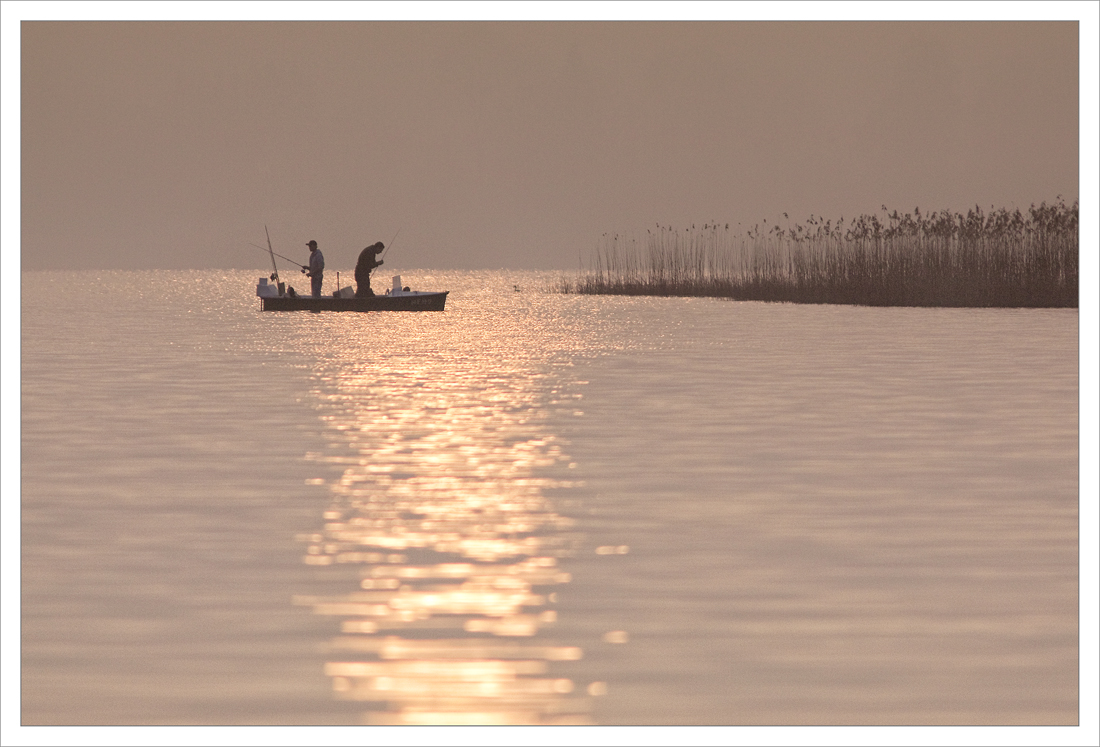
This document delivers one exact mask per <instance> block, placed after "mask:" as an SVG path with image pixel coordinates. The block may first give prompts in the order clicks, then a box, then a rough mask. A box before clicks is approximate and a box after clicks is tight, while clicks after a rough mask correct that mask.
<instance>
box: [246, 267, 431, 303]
mask: <svg viewBox="0 0 1100 747" xmlns="http://www.w3.org/2000/svg"><path fill="white" fill-rule="evenodd" d="M267 281H268V278H260V282H259V283H258V284H257V285H256V295H257V296H259V297H260V303H261V305H262V310H263V311H443V305H444V304H446V303H447V294H448V293H449V292H450V291H438V292H432V291H414V290H409V289H408V287H407V286H406V287H402V285H401V276H400V275H395V276H394V278H393V287H392V288H390V289H389V290H387V291H386V292H385V293H384V294H383V295H378V296H362V297H359V298H356V296H355V289H354V288H352V287H351V286H348V287H346V288H341V289H340V290H338V291H336V293H334V294H333V295H331V296H319V297H317V298H314V297H313V296H307V295H301V294H298V293H295V292H294V289H293V288H290V289H287V288H286V284H285V283H278V282H277V283H276V284H274V285H272V284H271V283H268V282H267Z"/></svg>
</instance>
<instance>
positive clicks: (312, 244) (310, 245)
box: [306, 239, 317, 247]
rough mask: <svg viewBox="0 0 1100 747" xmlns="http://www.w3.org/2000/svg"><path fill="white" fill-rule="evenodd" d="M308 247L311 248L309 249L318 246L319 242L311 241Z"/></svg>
mask: <svg viewBox="0 0 1100 747" xmlns="http://www.w3.org/2000/svg"><path fill="white" fill-rule="evenodd" d="M306 246H309V247H314V246H317V242H316V241H314V240H313V239H310V240H309V243H307V244H306Z"/></svg>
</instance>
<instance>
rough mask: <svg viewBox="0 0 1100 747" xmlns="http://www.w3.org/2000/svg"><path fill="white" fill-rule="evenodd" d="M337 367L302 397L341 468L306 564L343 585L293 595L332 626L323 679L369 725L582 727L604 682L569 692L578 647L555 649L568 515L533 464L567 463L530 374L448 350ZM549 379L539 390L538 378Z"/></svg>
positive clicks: (570, 541)
mask: <svg viewBox="0 0 1100 747" xmlns="http://www.w3.org/2000/svg"><path fill="white" fill-rule="evenodd" d="M428 357H429V358H430V359H431V361H430V362H427V363H426V362H425V358H423V357H420V356H418V355H416V354H415V353H413V354H412V355H408V354H406V355H391V356H388V357H385V358H383V359H381V360H376V361H374V362H372V363H355V364H348V363H346V361H345V362H344V363H340V362H337V363H335V364H334V366H335V369H334V370H324V371H321V372H320V375H319V377H318V380H319V386H318V389H317V391H316V392H315V393H316V394H317V396H318V398H319V400H320V401H321V402H322V405H321V409H322V414H321V417H322V419H323V420H324V421H326V424H327V426H328V428H329V433H330V434H331V438H332V440H333V443H332V444H331V446H332V447H333V453H329V454H324V455H322V454H313V455H311V456H312V457H313V458H315V459H317V460H319V461H323V462H328V463H334V464H339V465H341V466H342V467H343V473H342V476H341V477H340V478H339V480H338V481H335V482H334V483H333V484H332V485H331V491H332V504H331V506H330V507H329V509H328V510H327V511H325V514H324V520H325V523H324V525H323V528H322V530H321V531H319V532H316V533H313V534H308V535H303V536H302V537H301V538H300V539H302V540H303V541H305V542H306V543H307V544H308V552H307V554H306V556H305V561H306V562H307V563H309V564H312V565H318V566H338V565H345V566H346V565H352V566H355V567H357V568H358V569H359V571H358V574H357V581H358V588H353V589H349V590H348V591H347V592H345V593H339V594H334V595H333V594H330V595H319V596H300V597H297V598H296V599H295V602H296V603H297V604H302V605H309V606H311V607H312V609H313V611H314V612H315V613H316V614H318V615H326V616H334V617H338V618H340V619H341V622H340V635H337V636H336V637H334V638H333V639H332V640H331V641H330V642H329V646H328V650H329V657H328V661H327V662H326V664H325V672H326V674H328V675H329V676H330V677H331V678H332V687H333V691H334V694H335V696H336V697H337V698H340V699H347V700H351V701H358V702H361V703H363V704H364V706H365V712H364V713H363V721H364V723H369V724H464V723H468V724H552V723H591V720H590V715H589V712H590V710H591V699H592V697H591V696H593V695H600V694H603V693H604V692H606V686H605V685H604V684H603V683H601V682H594V683H582V684H577V683H575V682H574V681H573V680H572V679H570V678H569V676H568V674H569V671H568V670H569V662H575V661H576V660H578V659H580V658H581V657H582V655H583V652H582V650H581V648H579V647H578V646H576V645H570V643H569V642H568V641H559V640H556V639H554V638H553V637H552V636H551V635H550V633H551V632H552V630H553V627H554V624H555V621H556V619H557V613H556V611H555V609H554V605H555V602H556V601H557V600H556V594H555V589H556V588H557V587H559V586H560V585H561V584H566V583H568V582H569V581H570V574H569V573H568V572H566V571H564V570H563V569H562V568H561V566H560V565H559V560H560V559H561V558H564V557H567V556H569V555H570V554H572V552H573V551H574V548H575V546H576V544H577V538H576V536H575V533H574V532H573V530H572V526H573V520H572V519H571V518H569V517H567V516H564V515H562V514H559V513H558V512H557V511H556V510H555V507H554V505H553V504H552V503H551V501H550V500H549V498H548V497H547V496H546V495H545V494H544V491H545V490H546V489H547V488H551V487H559V486H562V485H563V484H564V483H563V481H562V480H560V479H554V478H552V477H548V476H540V471H543V472H545V468H551V467H554V465H558V464H559V463H562V464H567V459H566V456H565V455H564V454H563V452H562V449H561V447H560V445H559V444H558V442H557V440H556V439H555V438H554V436H553V435H551V434H547V433H545V432H544V431H543V427H542V426H541V424H540V420H541V419H543V418H544V416H545V413H544V411H543V407H544V404H543V401H544V400H545V398H546V396H547V395H549V398H550V399H551V400H552V399H553V397H554V396H555V392H554V391H553V390H552V389H551V390H550V391H547V390H546V389H545V388H544V387H543V385H542V384H540V382H543V383H545V382H544V378H543V377H540V375H539V374H538V372H535V371H531V370H527V369H523V368H522V367H519V368H516V369H514V370H503V369H502V368H501V367H500V366H501V365H502V364H501V363H500V360H499V358H498V359H497V363H496V364H495V365H496V366H497V368H496V370H489V369H485V368H475V367H472V366H471V363H470V362H469V359H463V357H462V356H458V355H456V356H452V357H449V358H448V357H447V356H438V355H437V356H428ZM551 386H552V385H551Z"/></svg>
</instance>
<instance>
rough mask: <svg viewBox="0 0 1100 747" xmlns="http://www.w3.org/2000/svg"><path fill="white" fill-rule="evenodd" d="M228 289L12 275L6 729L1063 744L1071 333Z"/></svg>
mask: <svg viewBox="0 0 1100 747" xmlns="http://www.w3.org/2000/svg"><path fill="white" fill-rule="evenodd" d="M257 274H258V273H241V272H191V273H182V272H181V273H157V274H154V273H25V274H24V275H23V283H22V299H23V300H22V333H23V340H22V371H21V374H22V443H21V447H22V553H23V558H22V560H23V568H22V636H23V641H22V655H23V659H22V710H23V713H22V718H23V722H24V723H28V724H31V723H35V724H39V723H41V724H77V723H106V724H137V723H147V724H162V723H224V724H230V723H300V724H319V723H332V724H335V723H419V724H433V723H601V724H616V723H618V724H1011V723H1031V724H1066V723H1076V721H1077V718H1078V713H1077V675H1078V662H1077V656H1078V652H1077V636H1078V625H1077V593H1078V569H1077V543H1078V523H1077V516H1078V511H1077V501H1078V495H1077V491H1078V483H1077V464H1078V450H1077V435H1078V422H1077V393H1078V380H1077V363H1078V361H1077V334H1078V326H1077V325H1078V321H1077V319H1078V318H1077V312H1076V311H1075V310H1011V311H1009V310H976V309H871V308H860V307H828V306H794V305H788V304H763V303H734V302H729V301H719V300H713V299H667V298H666V299H652V298H618V297H578V296H561V295H556V294H552V293H546V292H544V291H545V288H546V287H547V286H548V285H549V284H550V283H551V282H552V281H553V277H552V276H550V275H546V274H538V273H510V272H504V271H501V272H465V273H462V272H450V273H447V272H430V271H406V272H405V273H404V275H405V277H406V282H411V283H412V284H413V285H414V287H417V288H419V289H423V290H450V291H451V297H450V299H449V300H448V309H447V311H446V312H443V313H419V314H397V313H390V314H378V313H376V314H363V315H359V314H307V313H286V314H277V313H267V314H264V313H261V312H259V311H258V304H257V303H256V300H255V298H253V297H252V296H251V292H252V285H254V283H255V277H254V275H257ZM58 287H65V288H68V289H72V290H73V291H74V292H73V293H69V294H66V295H64V296H61V297H57V296H56V295H54V294H52V293H51V292H50V291H51V289H54V288H58ZM517 287H518V288H519V290H515V288H517Z"/></svg>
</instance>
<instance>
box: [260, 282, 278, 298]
mask: <svg viewBox="0 0 1100 747" xmlns="http://www.w3.org/2000/svg"><path fill="white" fill-rule="evenodd" d="M256 295H257V296H259V297H260V298H276V297H278V295H279V289H278V288H276V287H275V286H274V285H268V284H267V278H260V282H259V283H257V284H256Z"/></svg>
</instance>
